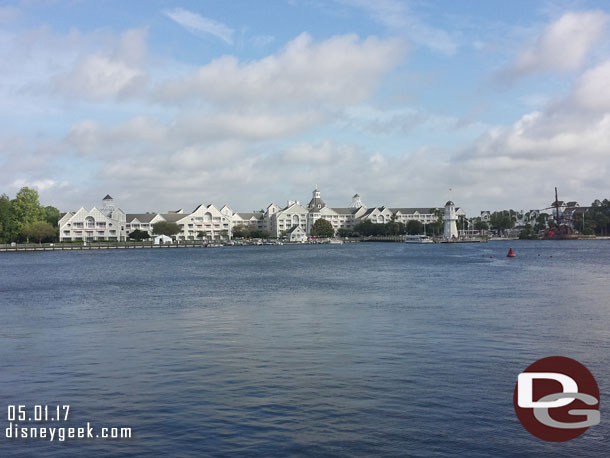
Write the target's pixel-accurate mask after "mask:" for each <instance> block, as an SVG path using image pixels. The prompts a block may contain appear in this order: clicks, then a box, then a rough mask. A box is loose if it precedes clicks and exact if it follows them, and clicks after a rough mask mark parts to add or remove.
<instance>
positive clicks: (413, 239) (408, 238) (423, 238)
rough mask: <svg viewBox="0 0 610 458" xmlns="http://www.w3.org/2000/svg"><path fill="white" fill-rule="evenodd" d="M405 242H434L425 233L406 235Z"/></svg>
mask: <svg viewBox="0 0 610 458" xmlns="http://www.w3.org/2000/svg"><path fill="white" fill-rule="evenodd" d="M405 243H434V240H432V239H431V238H430V237H428V236H427V235H407V236H406V237H405Z"/></svg>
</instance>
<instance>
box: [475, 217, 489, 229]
mask: <svg viewBox="0 0 610 458" xmlns="http://www.w3.org/2000/svg"><path fill="white" fill-rule="evenodd" d="M474 228H475V229H476V230H477V231H486V230H488V229H489V224H487V222H486V221H482V220H481V218H478V219H477V220H476V221H475V222H474Z"/></svg>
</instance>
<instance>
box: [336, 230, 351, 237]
mask: <svg viewBox="0 0 610 458" xmlns="http://www.w3.org/2000/svg"><path fill="white" fill-rule="evenodd" d="M337 235H338V236H339V237H351V236H352V231H350V230H349V229H345V228H341V229H337Z"/></svg>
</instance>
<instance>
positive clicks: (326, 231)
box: [311, 218, 335, 237]
mask: <svg viewBox="0 0 610 458" xmlns="http://www.w3.org/2000/svg"><path fill="white" fill-rule="evenodd" d="M311 235H313V236H314V237H332V236H334V235H335V230H334V229H333V225H332V224H331V223H330V221H327V220H325V219H324V218H319V219H317V220H316V222H315V223H313V226H311Z"/></svg>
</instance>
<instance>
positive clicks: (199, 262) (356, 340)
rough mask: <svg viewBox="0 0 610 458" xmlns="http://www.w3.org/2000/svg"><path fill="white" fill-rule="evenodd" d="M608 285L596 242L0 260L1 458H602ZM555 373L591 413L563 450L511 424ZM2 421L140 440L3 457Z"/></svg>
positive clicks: (19, 449) (33, 447)
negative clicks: (594, 421) (520, 381)
mask: <svg viewBox="0 0 610 458" xmlns="http://www.w3.org/2000/svg"><path fill="white" fill-rule="evenodd" d="M510 246H512V247H513V248H514V249H515V251H516V253H517V258H514V259H509V258H506V257H505V255H506V252H507V251H508V248H509V247H510ZM539 255H540V256H539ZM490 256H494V257H493V258H491V257H490ZM551 256H552V257H551ZM609 279H610V242H607V241H565V242H561V241H540V242H528V241H524V242H510V243H508V242H493V243H487V244H438V245H405V244H398V243H386V244H383V243H354V244H345V245H342V246H338V245H330V246H329V245H325V246H260V247H224V248H219V249H207V250H205V249H174V250H117V251H74V252H69V251H65V252H61V251H57V252H43V253H3V254H0V325H1V327H0V363H1V368H0V403H1V404H0V428H1V429H0V432H1V433H2V434H1V435H0V456H3V457H12V456H51V457H66V456H67V457H72V456H73V457H81V456H165V455H167V456H180V457H188V456H367V457H370V456H419V457H449V456H464V457H527V456H531V457H540V456H554V457H574V456H586V457H595V456H600V457H601V456H608V455H609V451H610V427H609V424H610V422H609V421H608V418H609V417H608V415H610V413H607V412H608V411H606V410H605V405H607V404H606V403H607V401H606V396H607V394H608V393H609V392H610V301H609V300H608V298H609V293H610V286H609ZM551 355H564V356H568V357H571V358H574V359H577V360H578V361H580V362H581V363H583V364H585V365H586V366H587V367H588V368H589V370H590V371H591V372H592V373H593V374H594V376H595V377H596V379H597V382H598V384H599V387H600V392H601V397H602V399H601V406H602V409H601V412H602V423H601V424H600V425H598V426H595V427H593V428H591V429H589V430H588V431H587V432H586V433H585V434H584V435H583V436H581V437H579V438H578V439H575V440H573V441H570V442H567V443H559V444H554V443H546V442H543V441H541V440H539V439H536V438H535V437H533V436H531V435H530V434H529V433H528V432H527V431H525V430H524V429H523V427H522V426H521V425H520V423H519V422H518V420H517V417H516V416H515V413H514V410H513V401H512V396H513V389H514V386H515V383H516V378H517V375H518V374H519V372H521V371H523V369H525V368H526V367H527V366H529V365H530V364H531V363H533V362H534V361H535V360H537V359H539V358H542V357H545V356H551ZM10 404H25V405H27V406H28V408H29V406H33V405H49V406H56V405H58V404H59V405H64V404H68V405H70V414H69V419H68V422H66V423H65V424H63V426H76V427H78V426H84V425H85V424H86V423H87V422H90V423H91V424H92V425H93V426H96V427H97V426H105V425H108V426H129V427H131V428H132V429H133V437H132V438H131V439H123V440H119V439H115V440H102V439H72V440H66V441H65V442H63V443H59V442H57V441H55V442H52V443H50V442H48V441H44V440H42V439H13V440H8V439H5V438H4V436H5V428H6V427H7V426H8V418H7V405H10ZM25 423H26V424H27V422H25ZM55 423H56V424H54V425H51V426H61V425H60V424H57V422H55ZM29 426H31V424H29Z"/></svg>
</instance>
